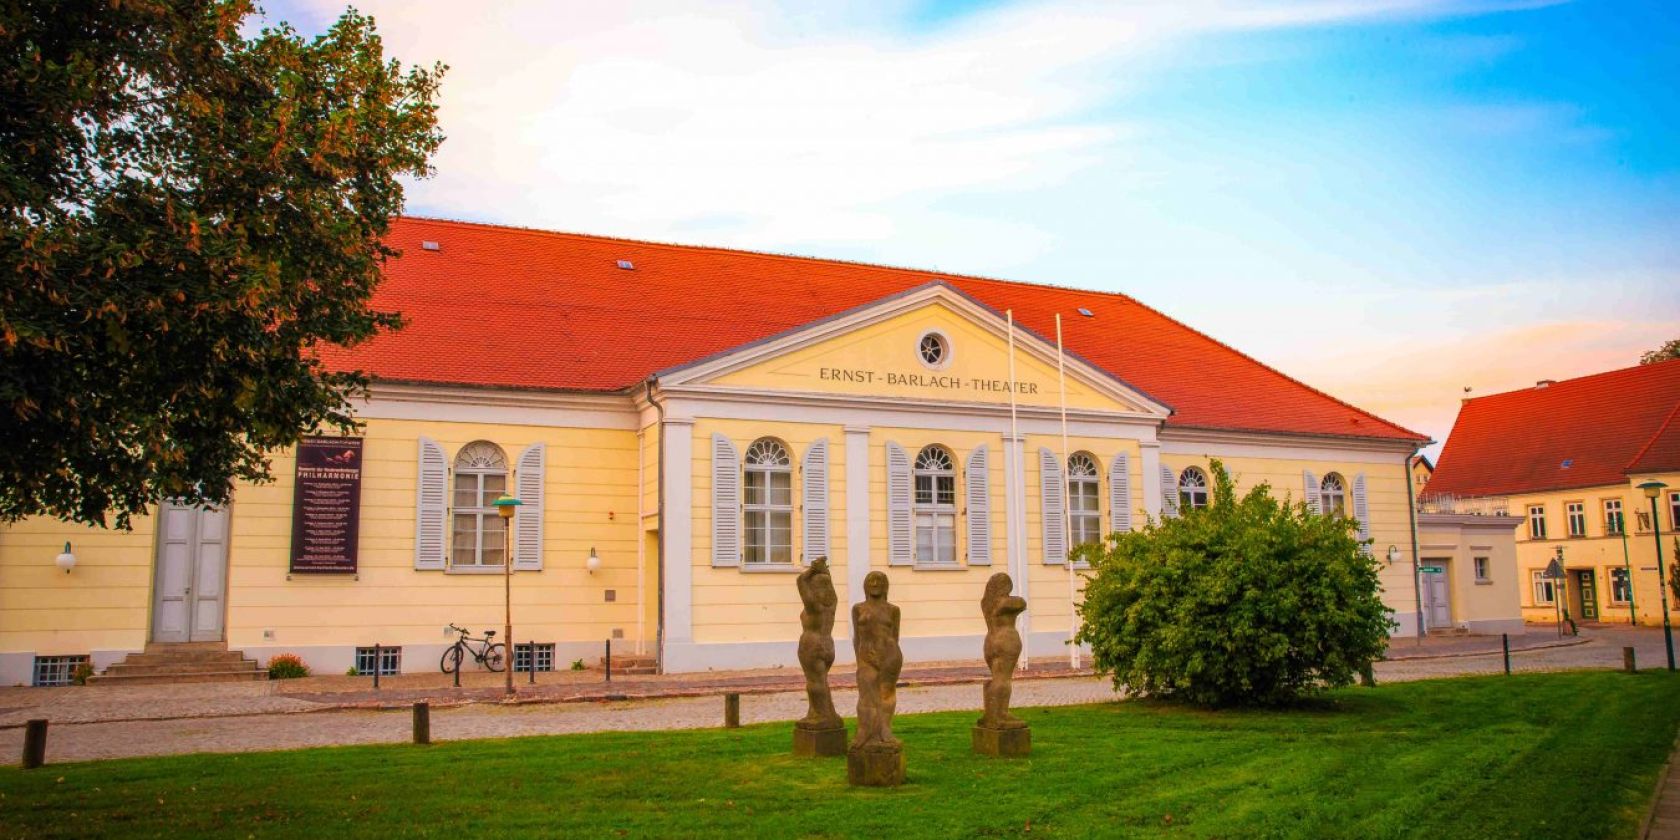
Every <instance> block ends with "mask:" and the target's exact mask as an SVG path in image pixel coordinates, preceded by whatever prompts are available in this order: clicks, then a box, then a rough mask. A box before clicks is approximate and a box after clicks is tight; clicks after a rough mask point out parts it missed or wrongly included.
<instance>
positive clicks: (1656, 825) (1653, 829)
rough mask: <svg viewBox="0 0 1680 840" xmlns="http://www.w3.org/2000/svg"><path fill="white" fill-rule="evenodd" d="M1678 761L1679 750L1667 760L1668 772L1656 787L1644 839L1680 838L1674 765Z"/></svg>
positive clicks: (1678, 776) (1679, 779)
mask: <svg viewBox="0 0 1680 840" xmlns="http://www.w3.org/2000/svg"><path fill="white" fill-rule="evenodd" d="M1677 761H1680V751H1676V753H1675V755H1674V756H1673V757H1671V758H1669V760H1668V765H1669V766H1668V767H1667V768H1666V770H1665V772H1666V773H1667V774H1668V775H1667V777H1666V778H1665V779H1663V783H1662V785H1661V786H1659V787H1658V788H1657V803H1656V805H1655V807H1653V808H1652V811H1651V823H1650V825H1649V826H1647V827H1646V830H1645V840H1680V772H1675V769H1674V765H1675V763H1676V762H1677Z"/></svg>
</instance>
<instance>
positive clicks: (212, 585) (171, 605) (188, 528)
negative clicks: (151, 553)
mask: <svg viewBox="0 0 1680 840" xmlns="http://www.w3.org/2000/svg"><path fill="white" fill-rule="evenodd" d="M227 533H228V514H227V510H226V509H215V508H201V507H190V506H187V505H178V504H173V503H165V504H164V505H163V506H162V507H161V509H160V510H159V511H158V545H157V567H156V569H155V570H154V572H153V575H152V641H154V642H219V641H221V640H222V627H223V615H224V607H225V605H226V604H225V602H226V599H225V597H224V594H225V593H226V591H227Z"/></svg>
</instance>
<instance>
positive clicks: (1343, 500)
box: [1318, 473, 1347, 516]
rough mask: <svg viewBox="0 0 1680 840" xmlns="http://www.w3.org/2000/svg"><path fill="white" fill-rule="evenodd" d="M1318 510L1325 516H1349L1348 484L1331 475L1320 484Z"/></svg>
mask: <svg viewBox="0 0 1680 840" xmlns="http://www.w3.org/2000/svg"><path fill="white" fill-rule="evenodd" d="M1318 510H1319V512H1320V513H1323V514H1324V515H1325V516H1331V515H1335V516H1347V482H1345V481H1343V480H1342V477H1341V476H1340V475H1337V474H1336V473H1330V474H1328V475H1326V476H1324V480H1323V481H1321V482H1319V483H1318Z"/></svg>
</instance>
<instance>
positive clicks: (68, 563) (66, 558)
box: [53, 540, 76, 574]
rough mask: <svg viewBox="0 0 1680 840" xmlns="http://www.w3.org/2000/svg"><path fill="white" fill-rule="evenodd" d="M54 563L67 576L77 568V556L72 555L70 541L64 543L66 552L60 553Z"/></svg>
mask: <svg viewBox="0 0 1680 840" xmlns="http://www.w3.org/2000/svg"><path fill="white" fill-rule="evenodd" d="M53 562H54V563H57V564H58V567H59V568H60V569H63V570H64V573H65V574H70V570H71V569H74V568H76V555H74V554H71V553H70V541H69V540H65V541H64V551H62V552H60V553H59V555H58V557H56V558H54V559H53Z"/></svg>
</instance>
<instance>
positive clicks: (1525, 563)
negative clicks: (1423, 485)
mask: <svg viewBox="0 0 1680 840" xmlns="http://www.w3.org/2000/svg"><path fill="white" fill-rule="evenodd" d="M1648 482H1657V483H1660V484H1663V485H1666V486H1665V487H1663V488H1660V490H1658V492H1657V497H1656V499H1655V500H1654V502H1655V504H1654V507H1655V508H1656V510H1655V513H1654V515H1653V511H1652V508H1653V500H1652V499H1651V498H1648V497H1647V496H1646V494H1645V492H1644V491H1643V490H1641V488H1640V485H1642V484H1646V483H1648ZM1423 501H1424V509H1425V510H1426V511H1443V512H1445V511H1452V512H1458V513H1499V514H1509V515H1510V517H1512V518H1511V522H1512V528H1513V530H1514V535H1515V544H1516V552H1517V571H1518V574H1519V576H1520V578H1521V587H1520V588H1521V603H1522V614H1523V617H1524V618H1526V619H1527V620H1528V621H1531V622H1542V623H1552V622H1555V621H1557V620H1558V618H1559V617H1560V616H1561V615H1563V614H1564V613H1565V612H1567V614H1568V615H1569V616H1570V617H1571V618H1573V619H1575V620H1576V621H1578V622H1579V621H1586V622H1610V623H1624V624H1625V623H1629V622H1631V621H1633V620H1634V618H1635V616H1636V615H1637V620H1638V622H1639V623H1641V624H1661V623H1662V610H1661V605H1662V593H1661V592H1660V591H1659V586H1660V584H1659V576H1658V572H1657V544H1658V529H1659V528H1660V529H1661V536H1660V539H1661V544H1662V547H1663V552H1664V558H1663V566H1664V571H1665V572H1666V571H1667V568H1668V564H1670V563H1672V562H1673V558H1674V542H1673V540H1674V535H1675V533H1676V526H1677V525H1680V361H1667V362H1658V363H1655V364H1649V365H1641V366H1639V367H1634V368H1626V369H1623V370H1615V371H1609V372H1607V373H1601V374H1595V375H1592V376H1585V377H1581V378H1579V379H1571V380H1566V381H1562V382H1555V381H1550V380H1547V381H1543V382H1540V383H1538V384H1536V385H1535V387H1533V388H1528V389H1524V390H1521V391H1512V392H1508V393H1503V394H1494V395H1490V396H1486V397H1478V398H1475V399H1469V400H1465V402H1464V405H1463V407H1462V408H1461V409H1460V411H1459V415H1458V420H1457V422H1456V423H1455V424H1454V427H1453V431H1452V434H1451V436H1449V437H1448V439H1447V443H1446V446H1445V447H1444V449H1443V450H1442V452H1441V460H1440V464H1439V465H1438V467H1437V469H1436V471H1435V475H1434V477H1433V478H1432V479H1431V480H1430V482H1429V492H1428V494H1427V495H1426V496H1425V497H1424V500H1423ZM1422 541H1423V542H1425V543H1427V542H1428V540H1427V539H1425V540H1422ZM1425 548H1426V549H1427V546H1425ZM1426 553H1427V551H1426ZM1554 560H1557V561H1559V567H1560V568H1561V570H1562V571H1563V575H1564V576H1563V578H1562V579H1561V580H1556V579H1552V578H1549V577H1547V576H1546V574H1545V572H1546V569H1547V567H1548V566H1549V565H1550V564H1551V563H1552V561H1554ZM1630 581H1631V586H1630ZM1670 597H1672V594H1670Z"/></svg>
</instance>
